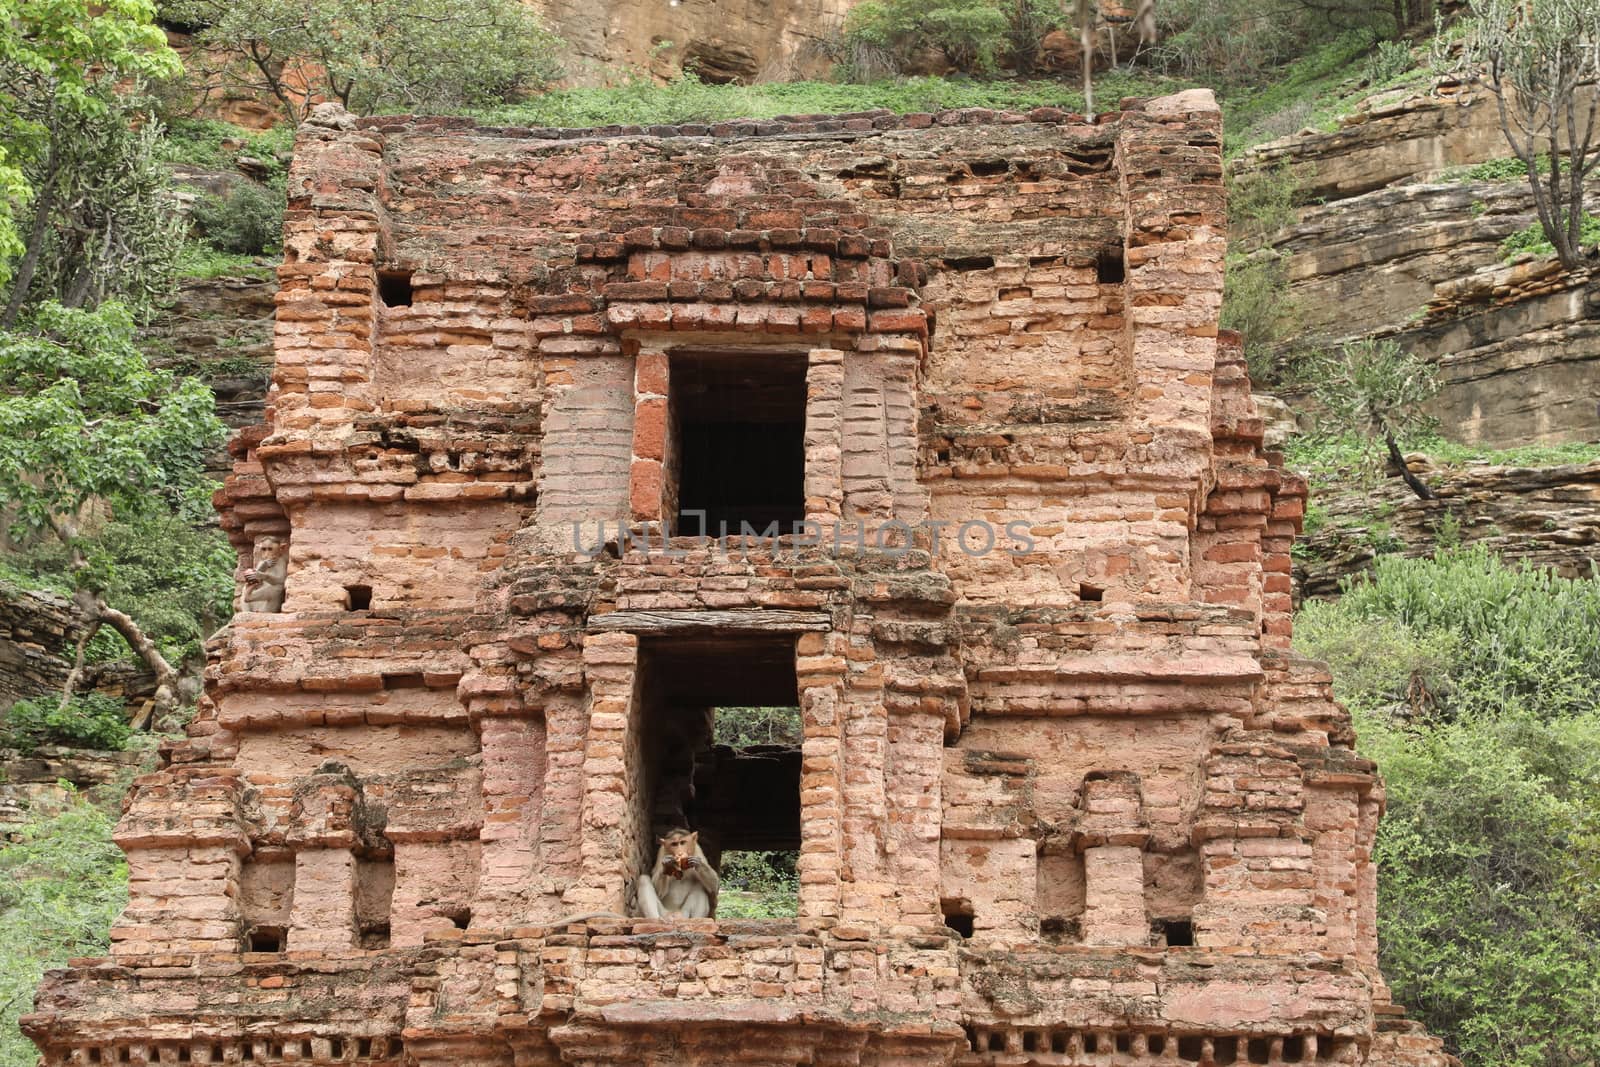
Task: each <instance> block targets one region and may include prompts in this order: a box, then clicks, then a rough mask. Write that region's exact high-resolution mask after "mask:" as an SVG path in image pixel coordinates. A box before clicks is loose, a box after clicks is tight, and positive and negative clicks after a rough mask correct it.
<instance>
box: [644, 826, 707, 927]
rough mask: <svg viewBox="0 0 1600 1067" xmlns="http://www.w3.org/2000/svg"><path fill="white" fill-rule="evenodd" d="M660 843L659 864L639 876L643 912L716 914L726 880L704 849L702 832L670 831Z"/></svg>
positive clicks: (653, 915) (662, 915) (700, 916)
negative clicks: (701, 840) (723, 881)
mask: <svg viewBox="0 0 1600 1067" xmlns="http://www.w3.org/2000/svg"><path fill="white" fill-rule="evenodd" d="M657 845H658V846H659V849H658V851H657V852H656V864H655V867H654V868H653V869H651V871H650V873H649V874H644V875H640V876H639V887H638V889H639V910H640V912H642V913H643V915H644V917H645V918H647V919H664V918H684V919H709V918H712V917H714V916H715V915H716V914H717V890H718V889H719V888H720V887H721V885H722V880H721V879H720V878H718V877H717V872H716V871H715V870H713V869H712V867H711V861H710V860H708V859H706V854H705V852H703V851H702V850H701V848H700V835H699V834H698V833H696V832H694V831H691V830H684V829H675V830H668V831H667V834H666V836H665V837H662V838H659V839H658V840H657Z"/></svg>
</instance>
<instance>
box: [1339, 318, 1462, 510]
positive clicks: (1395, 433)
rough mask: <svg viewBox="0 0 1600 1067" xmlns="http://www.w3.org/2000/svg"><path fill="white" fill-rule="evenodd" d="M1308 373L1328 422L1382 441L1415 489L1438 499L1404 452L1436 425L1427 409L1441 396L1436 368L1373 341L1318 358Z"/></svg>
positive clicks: (1389, 344) (1349, 345)
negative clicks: (1404, 443)
mask: <svg viewBox="0 0 1600 1067" xmlns="http://www.w3.org/2000/svg"><path fill="white" fill-rule="evenodd" d="M1308 370H1309V377H1310V379H1311V382H1312V395H1313V397H1314V398H1315V399H1316V401H1317V403H1318V404H1319V405H1321V407H1322V419H1323V422H1324V424H1325V425H1326V426H1327V427H1328V428H1329V429H1331V430H1333V431H1334V432H1336V433H1350V434H1355V435H1356V436H1358V437H1359V438H1361V439H1362V440H1363V441H1367V442H1369V443H1373V444H1376V443H1378V442H1381V443H1382V444H1383V446H1384V450H1385V451H1386V453H1387V454H1388V458H1389V462H1390V464H1391V465H1393V466H1394V467H1395V468H1396V469H1397V471H1398V473H1399V475H1400V477H1401V478H1403V479H1405V483H1406V485H1408V486H1410V487H1411V491H1412V492H1414V493H1416V494H1417V496H1418V497H1420V498H1421V499H1423V500H1432V499H1433V491H1432V490H1431V489H1429V488H1428V486H1427V485H1426V484H1425V483H1424V482H1423V481H1422V479H1420V478H1418V477H1417V476H1416V475H1415V474H1413V473H1412V472H1411V469H1410V468H1409V467H1407V466H1406V459H1405V454H1404V453H1403V452H1402V451H1401V450H1400V441H1401V439H1402V438H1404V437H1406V436H1408V435H1410V434H1412V433H1416V432H1418V431H1421V430H1425V429H1427V428H1430V427H1431V426H1432V425H1433V420H1432V419H1431V418H1430V417H1429V416H1428V415H1427V414H1426V413H1425V412H1424V411H1423V405H1424V404H1426V403H1427V402H1428V401H1430V400H1432V399H1433V398H1434V397H1435V396H1437V395H1438V393H1439V379H1438V376H1437V375H1436V374H1435V373H1434V369H1433V367H1432V365H1430V364H1428V363H1426V362H1424V361H1423V360H1420V359H1418V358H1416V357H1415V356H1413V355H1411V354H1410V353H1408V352H1406V351H1404V350H1402V349H1401V348H1400V346H1399V345H1397V344H1396V343H1395V342H1393V341H1374V340H1371V339H1367V340H1362V341H1352V342H1349V343H1347V344H1344V345H1341V346H1340V347H1339V348H1338V349H1337V350H1335V351H1332V352H1323V353H1322V354H1320V355H1319V356H1316V357H1313V359H1312V360H1311V362H1310V365H1309V368H1308Z"/></svg>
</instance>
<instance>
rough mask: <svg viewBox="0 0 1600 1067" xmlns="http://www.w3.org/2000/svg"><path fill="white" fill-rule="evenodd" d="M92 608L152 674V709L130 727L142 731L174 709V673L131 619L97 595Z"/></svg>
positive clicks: (175, 695)
mask: <svg viewBox="0 0 1600 1067" xmlns="http://www.w3.org/2000/svg"><path fill="white" fill-rule="evenodd" d="M95 608H96V610H97V611H98V612H99V616H100V621H101V622H104V623H106V624H107V625H109V626H110V627H111V628H112V629H113V630H115V631H117V633H119V634H121V635H122V639H123V640H124V641H126V642H128V647H129V648H131V649H133V651H134V652H135V653H136V654H137V655H138V657H139V658H140V659H142V660H143V661H144V663H145V666H147V667H149V668H150V669H151V670H152V671H154V672H155V675H156V693H155V705H154V706H153V707H152V709H151V713H150V715H148V716H144V717H142V718H143V721H142V722H136V723H135V724H134V725H135V727H137V728H144V727H146V726H148V725H149V724H150V723H151V722H153V721H155V720H158V719H160V718H161V717H162V716H163V715H165V714H167V713H168V712H170V711H171V710H172V709H173V708H175V707H177V706H178V672H177V671H176V670H175V669H174V668H173V666H172V664H170V663H168V662H167V659H166V657H165V656H163V655H162V654H161V650H160V649H158V648H156V643H155V642H154V641H152V640H150V638H149V637H147V636H146V635H145V632H144V630H142V629H140V627H139V624H138V623H136V622H134V621H133V619H132V618H130V617H129V616H128V615H126V614H124V613H123V612H120V611H118V610H117V609H116V608H114V607H112V606H111V605H109V604H107V603H106V602H105V598H104V597H101V596H99V595H98V594H97V595H96V596H95Z"/></svg>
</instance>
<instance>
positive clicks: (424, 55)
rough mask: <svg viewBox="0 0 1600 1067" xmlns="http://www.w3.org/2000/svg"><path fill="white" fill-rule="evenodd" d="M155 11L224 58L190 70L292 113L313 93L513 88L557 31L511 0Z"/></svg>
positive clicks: (544, 55)
mask: <svg viewBox="0 0 1600 1067" xmlns="http://www.w3.org/2000/svg"><path fill="white" fill-rule="evenodd" d="M163 12H164V13H165V14H166V15H167V16H168V17H170V18H173V19H176V20H177V21H180V22H185V23H189V24H191V25H195V26H199V27H201V29H200V31H199V32H198V34H197V35H196V41H197V43H198V44H200V45H202V46H204V47H205V48H206V49H207V50H208V51H209V53H210V54H212V55H216V56H220V57H222V59H223V61H222V62H221V63H220V64H219V65H218V66H217V68H216V69H214V70H207V71H204V72H200V71H191V77H192V78H195V77H200V78H203V79H204V80H205V81H206V83H207V87H208V88H212V87H214V88H217V89H221V90H224V91H226V90H230V89H232V90H244V91H246V92H250V93H263V94H269V95H271V96H272V97H275V98H276V99H277V101H278V102H279V104H280V105H282V107H283V109H284V111H285V112H286V113H288V114H289V115H290V117H291V118H293V119H295V120H296V121H299V120H300V119H303V118H304V117H305V116H306V115H307V114H308V113H309V112H310V110H311V106H312V101H313V99H314V98H315V97H323V98H326V99H330V100H336V101H338V102H339V103H341V104H343V105H344V106H345V107H347V108H349V109H350V110H352V111H356V112H359V113H362V114H371V113H373V112H375V111H380V110H382V111H435V112H437V111H441V110H447V109H453V108H461V107H471V106H484V105H489V104H494V103H499V102H502V101H505V100H510V99H514V98H516V97H518V96H521V95H523V94H525V93H527V92H529V91H532V90H536V89H539V88H541V87H543V86H544V85H545V84H547V83H548V82H550V81H551V80H552V79H554V78H555V77H556V76H557V75H558V74H559V72H560V67H559V64H558V61H557V54H558V42H557V41H556V39H555V37H554V36H552V35H551V34H550V33H549V31H547V30H546V29H545V28H544V26H543V25H542V24H541V23H540V22H539V18H538V16H537V15H536V14H535V13H534V12H533V9H532V8H530V7H528V6H527V5H524V4H521V3H519V2H517V0H371V2H370V3H363V4H350V3H344V2H343V0H253V2H252V3H248V4H240V3H235V2H233V0H166V2H165V3H164V4H163ZM444 27H448V30H445V29H444ZM296 73H298V74H300V75H303V76H309V77H310V79H311V84H310V86H309V89H310V92H308V91H307V89H306V88H305V87H302V86H301V85H300V84H299V83H298V81H297V80H296V78H295V74H296Z"/></svg>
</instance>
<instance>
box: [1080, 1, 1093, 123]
mask: <svg viewBox="0 0 1600 1067" xmlns="http://www.w3.org/2000/svg"><path fill="white" fill-rule="evenodd" d="M1094 10H1095V9H1094V7H1093V5H1091V4H1090V3H1089V0H1078V38H1079V42H1080V43H1081V44H1082V45H1083V115H1084V118H1086V119H1088V120H1089V121H1090V122H1093V121H1094Z"/></svg>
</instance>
